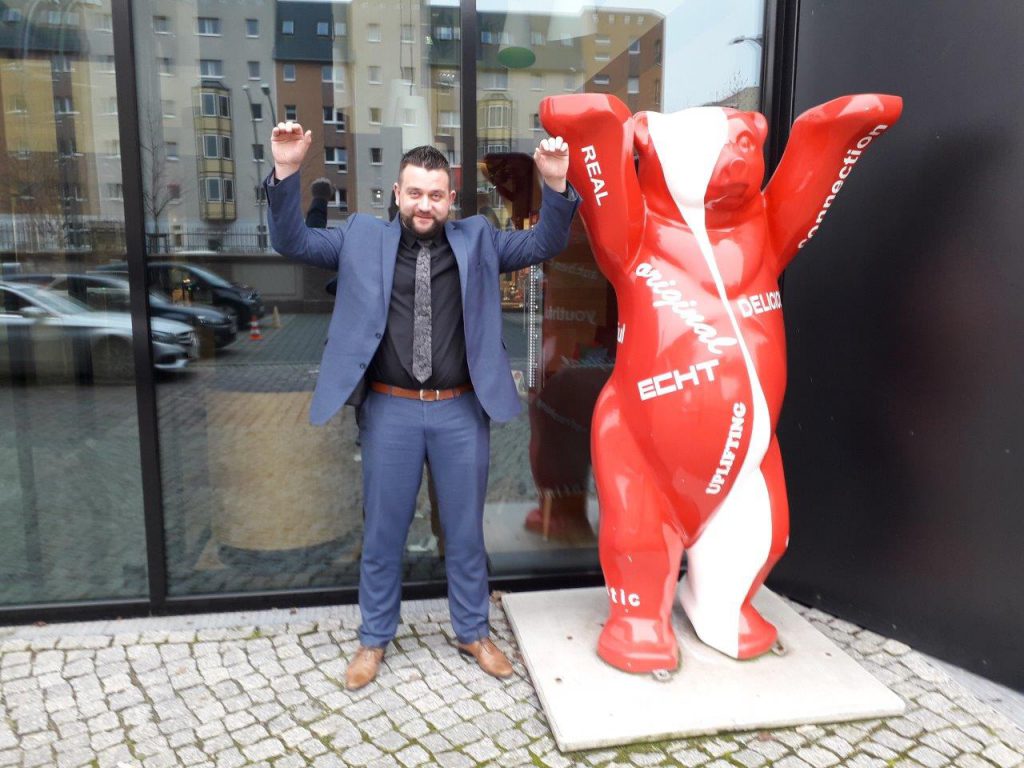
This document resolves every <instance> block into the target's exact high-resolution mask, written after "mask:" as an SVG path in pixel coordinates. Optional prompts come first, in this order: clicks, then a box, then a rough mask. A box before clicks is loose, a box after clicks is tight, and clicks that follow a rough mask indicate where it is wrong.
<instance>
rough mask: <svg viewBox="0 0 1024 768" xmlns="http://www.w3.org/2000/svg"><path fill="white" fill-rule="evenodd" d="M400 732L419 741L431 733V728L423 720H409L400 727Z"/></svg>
mask: <svg viewBox="0 0 1024 768" xmlns="http://www.w3.org/2000/svg"><path fill="white" fill-rule="evenodd" d="M398 730H399V731H401V732H402V733H403V734H404V735H406V736H408V737H409V738H410V739H418V738H419V737H420V736H423V735H424V734H426V733H430V726H429V725H427V721H426V720H423V719H422V718H415V719H411V720H408V721H406V722H404V723H402V724H401V725H399V726H398Z"/></svg>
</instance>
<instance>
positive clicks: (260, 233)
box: [242, 83, 267, 251]
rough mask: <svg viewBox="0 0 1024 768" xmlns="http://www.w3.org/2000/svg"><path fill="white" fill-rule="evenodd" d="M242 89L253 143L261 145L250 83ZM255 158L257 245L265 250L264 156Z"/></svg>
mask: <svg viewBox="0 0 1024 768" xmlns="http://www.w3.org/2000/svg"><path fill="white" fill-rule="evenodd" d="M242 90H243V91H245V98H246V100H247V101H248V102H249V122H250V123H252V145H253V147H255V146H257V145H260V137H259V134H258V133H257V131H256V115H254V114H253V106H254V103H253V100H252V94H251V93H249V84H248V83H246V84H245V85H243V86H242ZM260 146H262V145H260ZM253 159H254V160H255V161H256V210H257V211H258V212H259V217H260V223H259V228H258V229H257V230H256V247H258V248H259V249H260V250H261V251H265V250H266V249H267V225H266V221H265V214H264V212H263V208H264V203H265V198H264V197H263V195H262V194H261V193H260V190H261V189H262V183H263V158H262V157H254V158H253Z"/></svg>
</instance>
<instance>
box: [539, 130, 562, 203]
mask: <svg viewBox="0 0 1024 768" xmlns="http://www.w3.org/2000/svg"><path fill="white" fill-rule="evenodd" d="M533 162H534V164H535V165H536V166H537V171H538V172H539V173H540V175H541V178H543V179H544V183H545V184H547V185H548V186H549V187H551V188H552V189H553V190H555V192H565V175H566V174H567V173H568V172H569V145H568V144H566V143H565V142H564V141H563V140H562V137H561V136H555V137H554V138H551V139H543V140H542V141H541V143H540V146H538V147H537V149H535V150H534V151H533Z"/></svg>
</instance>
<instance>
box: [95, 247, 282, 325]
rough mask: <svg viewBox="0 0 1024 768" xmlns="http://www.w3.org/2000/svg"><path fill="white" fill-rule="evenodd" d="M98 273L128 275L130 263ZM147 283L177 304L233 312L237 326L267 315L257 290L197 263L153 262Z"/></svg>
mask: <svg viewBox="0 0 1024 768" xmlns="http://www.w3.org/2000/svg"><path fill="white" fill-rule="evenodd" d="M94 271H95V272H119V273H122V274H124V275H127V274H128V264H127V262H123V261H121V262H116V263H114V264H103V265H101V266H99V267H96V269H95V270H94ZM146 283H147V285H149V286H150V287H151V288H159V289H160V290H161V291H163V292H164V293H165V294H167V295H168V296H170V297H171V299H172V300H173V301H175V302H185V301H188V302H192V303H195V302H199V303H201V304H212V305H213V306H214V307H216V308H217V309H220V310H221V311H224V312H227V313H228V314H231V313H234V315H235V317H236V318H237V319H238V325H239V327H241V328H245V327H246V326H248V325H249V323H250V321H251V320H252V319H253V318H254V317H255V318H261V317H263V315H264V314H265V309H264V307H263V298H262V297H261V296H260V293H259V291H257V290H256V289H255V288H253V287H251V286H248V285H243V284H242V283H232V282H229V281H227V280H225V279H224V278H223V277H221V276H220V275H218V274H216V273H215V272H211V271H210V270H209V269H206V268H205V267H197V266H195V265H194V264H185V263H183V262H177V261H151V262H148V263H147V264H146Z"/></svg>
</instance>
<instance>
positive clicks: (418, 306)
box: [412, 242, 433, 384]
mask: <svg viewBox="0 0 1024 768" xmlns="http://www.w3.org/2000/svg"><path fill="white" fill-rule="evenodd" d="M430 322H431V312H430V248H428V247H427V246H426V245H424V244H423V243H422V242H420V252H419V253H418V254H417V255H416V294H415V296H414V298H413V307H412V375H413V376H415V377H416V380H417V381H418V382H419V383H420V384H422V383H423V382H425V381H426V380H427V379H429V378H430V373H431V368H432V363H433V346H432V344H431V341H430Z"/></svg>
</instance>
